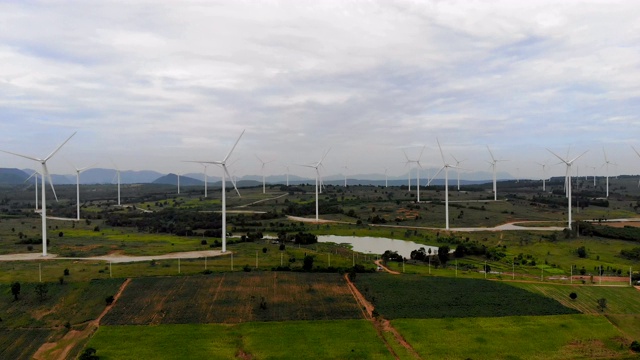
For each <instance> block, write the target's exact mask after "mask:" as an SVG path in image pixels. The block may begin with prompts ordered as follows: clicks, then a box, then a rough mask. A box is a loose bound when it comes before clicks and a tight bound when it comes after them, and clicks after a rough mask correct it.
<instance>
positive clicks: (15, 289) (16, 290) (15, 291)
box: [11, 281, 20, 300]
mask: <svg viewBox="0 0 640 360" xmlns="http://www.w3.org/2000/svg"><path fill="white" fill-rule="evenodd" d="M11 295H13V299H14V300H18V295H20V283H19V282H17V281H16V282H14V283H13V284H11Z"/></svg>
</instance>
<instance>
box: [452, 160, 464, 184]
mask: <svg viewBox="0 0 640 360" xmlns="http://www.w3.org/2000/svg"><path fill="white" fill-rule="evenodd" d="M451 157H452V158H453V160H455V162H456V165H455V166H454V167H455V168H456V173H457V176H458V191H460V164H462V163H463V162H464V161H465V160H466V159H465V160H458V159H456V157H455V156H453V155H451Z"/></svg>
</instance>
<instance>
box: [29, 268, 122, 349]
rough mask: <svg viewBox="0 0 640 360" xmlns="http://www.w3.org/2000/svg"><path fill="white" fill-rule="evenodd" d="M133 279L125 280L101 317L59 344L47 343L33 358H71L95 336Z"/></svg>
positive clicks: (62, 339)
mask: <svg viewBox="0 0 640 360" xmlns="http://www.w3.org/2000/svg"><path fill="white" fill-rule="evenodd" d="M130 282H131V279H127V280H125V281H124V282H123V283H122V285H121V286H120V289H118V292H117V293H116V294H115V295H114V296H113V303H111V305H110V306H106V307H105V308H104V310H102V313H101V314H100V316H98V317H97V318H96V319H95V320H91V321H89V323H87V325H86V326H85V328H84V329H83V330H69V332H67V333H66V334H65V335H64V336H63V337H62V338H61V339H60V340H58V341H57V342H47V343H44V344H42V346H40V348H39V349H38V351H36V353H35V354H34V355H33V358H34V359H36V360H45V359H46V360H51V359H58V360H65V359H67V358H68V357H69V353H70V352H71V351H72V350H73V349H74V348H76V347H77V346H78V345H79V344H80V343H82V342H83V341H85V340H87V339H89V338H90V337H91V335H93V334H94V333H95V332H96V330H98V327H99V326H100V320H102V318H103V317H104V316H105V315H106V314H107V312H109V310H111V308H112V307H113V305H115V303H116V302H117V301H118V298H120V295H121V294H122V292H123V291H124V289H125V288H126V287H127V285H129V283H130ZM63 345H64V347H63V348H62V347H61V346H63Z"/></svg>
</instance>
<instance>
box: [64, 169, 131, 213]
mask: <svg viewBox="0 0 640 360" xmlns="http://www.w3.org/2000/svg"><path fill="white" fill-rule="evenodd" d="M91 166H93V165H91ZM91 166H85V167H83V168H77V167H75V166H74V167H73V168H74V169H76V220H78V221H80V173H82V172H83V171H85V170H87V169H89V168H90V167H91ZM118 205H120V204H119V203H118Z"/></svg>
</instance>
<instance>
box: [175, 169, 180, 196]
mask: <svg viewBox="0 0 640 360" xmlns="http://www.w3.org/2000/svg"><path fill="white" fill-rule="evenodd" d="M176 177H177V178H178V195H180V173H177V174H176Z"/></svg>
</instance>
